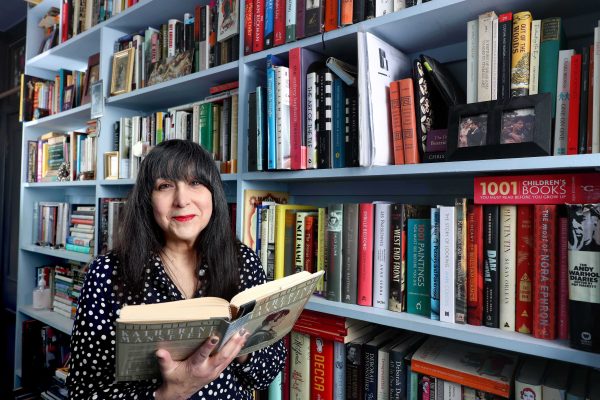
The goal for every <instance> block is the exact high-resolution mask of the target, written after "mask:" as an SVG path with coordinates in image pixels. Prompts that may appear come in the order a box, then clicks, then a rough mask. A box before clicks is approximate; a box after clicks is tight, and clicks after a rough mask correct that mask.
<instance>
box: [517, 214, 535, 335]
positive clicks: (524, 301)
mask: <svg viewBox="0 0 600 400" xmlns="http://www.w3.org/2000/svg"><path fill="white" fill-rule="evenodd" d="M515 305H516V309H515V330H516V331H517V332H521V333H527V334H531V332H532V330H533V206H531V205H528V204H520V205H518V206H517V293H516V304H515Z"/></svg>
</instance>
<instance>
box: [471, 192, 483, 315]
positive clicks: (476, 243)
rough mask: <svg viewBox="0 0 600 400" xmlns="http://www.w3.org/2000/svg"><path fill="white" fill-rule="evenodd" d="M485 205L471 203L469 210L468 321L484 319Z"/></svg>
mask: <svg viewBox="0 0 600 400" xmlns="http://www.w3.org/2000/svg"><path fill="white" fill-rule="evenodd" d="M482 226H483V206H481V205H479V204H477V205H474V204H469V206H468V211H467V229H468V236H467V285H468V286H467V323H468V324H469V325H481V324H482V319H483V264H484V252H483V229H482Z"/></svg>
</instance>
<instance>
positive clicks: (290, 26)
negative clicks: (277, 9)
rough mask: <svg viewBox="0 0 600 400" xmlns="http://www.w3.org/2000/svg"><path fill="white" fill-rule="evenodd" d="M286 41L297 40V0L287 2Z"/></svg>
mask: <svg viewBox="0 0 600 400" xmlns="http://www.w3.org/2000/svg"><path fill="white" fill-rule="evenodd" d="M285 3H286V4H285V42H286V43H290V42H294V41H296V9H297V8H296V0H287V1H286V2H285Z"/></svg>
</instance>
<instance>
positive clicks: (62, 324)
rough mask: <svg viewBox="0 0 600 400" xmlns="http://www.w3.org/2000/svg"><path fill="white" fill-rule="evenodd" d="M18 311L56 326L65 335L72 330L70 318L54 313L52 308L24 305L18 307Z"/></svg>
mask: <svg viewBox="0 0 600 400" xmlns="http://www.w3.org/2000/svg"><path fill="white" fill-rule="evenodd" d="M19 312H21V313H23V314H25V315H27V316H29V317H31V318H33V319H36V320H38V321H41V322H43V323H45V324H46V325H48V326H51V327H53V328H56V329H58V330H59V331H61V332H64V333H66V334H67V335H70V334H71V332H72V330H73V322H74V321H73V320H72V319H70V318H67V317H64V316H62V315H60V314H58V313H55V312H54V311H52V310H36V309H34V308H33V307H32V306H30V305H26V306H21V307H19Z"/></svg>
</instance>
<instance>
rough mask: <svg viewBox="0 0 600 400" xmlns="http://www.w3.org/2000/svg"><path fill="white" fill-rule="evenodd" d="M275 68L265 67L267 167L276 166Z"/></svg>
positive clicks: (274, 167)
mask: <svg viewBox="0 0 600 400" xmlns="http://www.w3.org/2000/svg"><path fill="white" fill-rule="evenodd" d="M275 96H276V94H275V69H274V68H273V66H270V67H267V159H268V165H267V168H268V169H276V168H277V132H276V129H275V113H276V110H277V108H276V97H275Z"/></svg>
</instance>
